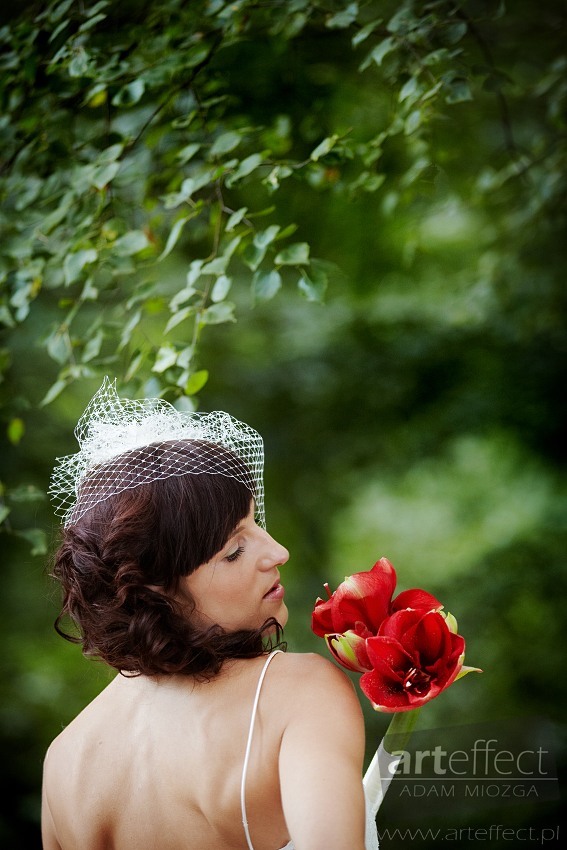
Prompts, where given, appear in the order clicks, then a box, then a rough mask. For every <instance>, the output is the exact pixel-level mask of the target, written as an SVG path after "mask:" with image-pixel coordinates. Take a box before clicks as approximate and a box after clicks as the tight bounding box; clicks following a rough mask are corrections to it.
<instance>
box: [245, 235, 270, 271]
mask: <svg viewBox="0 0 567 850" xmlns="http://www.w3.org/2000/svg"><path fill="white" fill-rule="evenodd" d="M266 248H267V246H264V247H262V248H260V247H258V245H254V243H253V242H251V243H250V244H249V245H247V246H246V248H245V249H244V251H243V253H242V261H243V262H244V263H246V265H247V266H248V268H249V269H252V271H253V272H255V271H256V269H257V268H258V266H259V265H260V263H261V262H262V260H263V259H264V257H265V256H266Z"/></svg>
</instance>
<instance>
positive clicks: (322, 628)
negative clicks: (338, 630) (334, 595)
mask: <svg viewBox="0 0 567 850" xmlns="http://www.w3.org/2000/svg"><path fill="white" fill-rule="evenodd" d="M331 602H332V600H331V599H317V601H316V602H315V608H314V610H313V613H312V615H311V628H312V630H313V631H314V632H315V634H316V635H318V636H319V637H325V635H328V634H330V633H331V632H333V631H335V630H334V629H333V612H332V609H331Z"/></svg>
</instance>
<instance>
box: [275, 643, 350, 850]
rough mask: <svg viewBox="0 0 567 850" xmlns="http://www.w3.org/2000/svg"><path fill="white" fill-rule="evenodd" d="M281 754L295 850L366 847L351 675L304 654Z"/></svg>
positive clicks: (285, 802) (284, 795)
mask: <svg viewBox="0 0 567 850" xmlns="http://www.w3.org/2000/svg"><path fill="white" fill-rule="evenodd" d="M303 663H304V665H305V669H304V670H303V671H302V675H301V679H300V680H299V681H297V679H296V681H295V682H293V684H292V683H290V688H291V689H292V699H291V700H290V702H291V706H292V707H291V710H290V714H289V721H288V723H287V725H286V728H285V731H284V733H283V736H282V743H281V750H280V759H279V764H280V785H281V793H282V805H283V810H284V816H285V819H286V823H287V826H288V829H289V832H290V836H291V838H292V840H293V842H294V845H295V848H296V850H304V849H305V850H344V848H345V847H348V848H349V850H364V829H365V809H364V792H363V788H362V762H363V757H364V722H363V717H362V711H361V708H360V703H359V701H358V698H357V696H356V694H355V692H354V688H353V686H352V684H351V682H350V680H349V679H348V678H347V676H346V675H345V674H344V673H343V672H342V671H341V670H339V669H338V668H337V667H335V665H333V664H331V662H329V661H326V660H325V659H323V658H320V657H319V656H308V657H305V656H304V662H303Z"/></svg>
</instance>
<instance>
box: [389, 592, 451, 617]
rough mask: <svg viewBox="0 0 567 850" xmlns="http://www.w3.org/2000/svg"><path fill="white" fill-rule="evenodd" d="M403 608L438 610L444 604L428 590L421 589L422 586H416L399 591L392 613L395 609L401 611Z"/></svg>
mask: <svg viewBox="0 0 567 850" xmlns="http://www.w3.org/2000/svg"><path fill="white" fill-rule="evenodd" d="M402 608H420V609H425V610H426V611H438V610H439V609H440V608H443V604H442V603H441V602H439V600H438V599H436V598H435V597H434V596H432V595H431V594H430V593H427V591H426V590H420V588H417V587H415V588H413V589H412V590H404V591H402V593H398V595H397V596H396V598H395V599H394V600H393V602H392V613H393V612H394V611H401V610H402Z"/></svg>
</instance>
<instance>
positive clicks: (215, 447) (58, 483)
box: [49, 377, 265, 527]
mask: <svg viewBox="0 0 567 850" xmlns="http://www.w3.org/2000/svg"><path fill="white" fill-rule="evenodd" d="M75 436H76V438H77V441H78V443H79V447H80V450H79V451H78V452H77V453H76V454H72V455H66V456H65V457H60V458H57V461H56V466H55V469H54V470H53V475H52V477H51V484H50V487H49V495H50V496H51V498H52V501H53V503H54V506H55V508H54V509H55V513H56V515H57V516H59V517H61V518H62V520H63V524H64V525H65V526H67V525H69V524H71V523H74V522H77V521H78V520H79V519H80V518H81V517H82V516H83V515H84V514H85V513H86V512H87V511H89V510H90V509H91V508H93V507H94V506H95V505H96V504H98V503H99V502H102V501H104V500H106V499H108V498H110V497H111V496H114V495H117V494H118V493H121V492H123V491H124V490H129V489H132V488H134V487H138V486H139V485H141V484H149V483H151V482H152V481H157V480H160V479H164V478H170V477H172V476H178V475H200V474H202V473H208V474H210V475H225V476H227V477H230V478H235V479H236V480H237V481H240V482H241V483H242V484H244V485H245V486H246V487H247V488H248V489H249V490H250V492H251V494H252V496H253V498H254V501H255V514H256V521H257V522H258V524H259V525H261V526H262V527H265V511H264V482H263V469H264V444H263V441H262V438H261V436H260V434H258V432H257V431H255V430H254V429H253V428H251V427H250V426H249V425H246V424H245V423H244V422H240V421H239V420H238V419H235V418H234V417H232V416H230V414H228V413H224V412H223V411H214V412H212V413H187V412H181V411H179V410H177V409H176V408H175V407H173V405H171V404H169V402H167V401H164V400H163V399H157V398H148V399H142V400H129V399H121V398H119V397H118V394H117V392H116V379H115V380H113V381H111V380H110V379H109V378H108V377H106V378H105V379H104V381H103V384H102V386H101V387H100V389H99V390H98V392H97V393H95V395H94V396H93V398H92V399H91V401H90V402H89V404H88V405H87V407H86V409H85V412H84V413H83V415H82V416H81V418H80V419H79V421H78V423H77V427H76V428H75ZM219 447H220V449H219Z"/></svg>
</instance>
